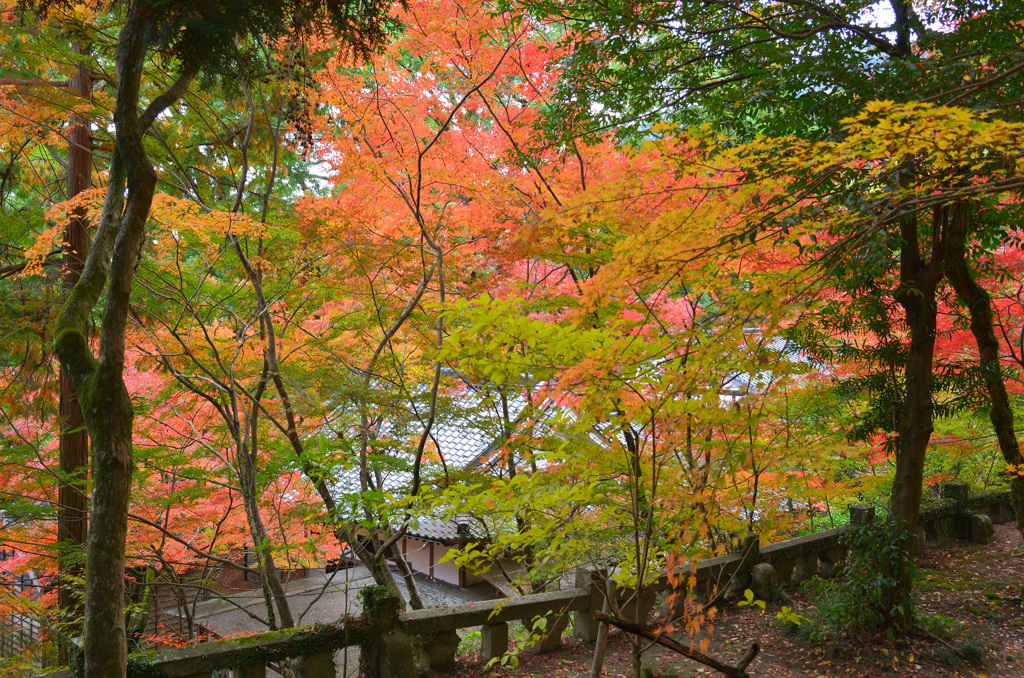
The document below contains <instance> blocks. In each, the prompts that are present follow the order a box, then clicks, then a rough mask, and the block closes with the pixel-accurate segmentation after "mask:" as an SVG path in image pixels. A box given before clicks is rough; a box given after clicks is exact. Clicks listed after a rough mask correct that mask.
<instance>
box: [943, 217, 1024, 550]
mask: <svg viewBox="0 0 1024 678" xmlns="http://www.w3.org/2000/svg"><path fill="white" fill-rule="evenodd" d="M964 209H965V210H966V207H965V208H964ZM966 245H967V219H966V214H965V218H963V219H956V220H955V221H954V222H953V224H952V227H951V229H950V235H949V253H948V255H947V263H946V272H947V275H948V276H949V282H950V283H951V284H952V285H953V289H954V290H955V291H956V295H957V298H959V299H960V301H962V302H963V303H964V305H966V306H967V311H968V313H969V314H970V318H971V334H973V335H974V341H975V342H976V343H977V344H978V362H979V365H980V367H981V374H982V377H983V378H984V380H985V388H986V389H988V397H989V401H990V403H991V410H990V412H989V416H990V418H991V419H992V428H993V429H994V430H995V433H996V440H998V441H999V449H1000V451H1002V453H1003V459H1005V460H1006V463H1007V464H1013V465H1015V466H1024V455H1021V451H1020V445H1019V444H1018V442H1017V434H1016V432H1015V431H1014V426H1013V407H1012V406H1011V405H1010V398H1009V396H1008V395H1007V393H1006V383H1005V382H1004V381H1003V370H1002V366H1001V365H1000V362H999V340H998V339H997V338H996V331H995V323H994V322H993V321H992V299H991V297H990V296H989V294H988V292H987V291H986V290H985V288H983V287H982V286H981V285H979V284H978V282H977V281H976V280H975V279H974V277H973V275H972V274H971V270H970V268H969V267H968V266H967V252H966V249H967V247H966ZM1011 483H1012V485H1011V489H1012V499H1013V512H1014V515H1015V516H1016V518H1017V529H1018V530H1019V531H1020V532H1021V534H1022V535H1024V477H1022V476H1019V475H1018V476H1015V477H1014V478H1013V480H1012V481H1011Z"/></svg>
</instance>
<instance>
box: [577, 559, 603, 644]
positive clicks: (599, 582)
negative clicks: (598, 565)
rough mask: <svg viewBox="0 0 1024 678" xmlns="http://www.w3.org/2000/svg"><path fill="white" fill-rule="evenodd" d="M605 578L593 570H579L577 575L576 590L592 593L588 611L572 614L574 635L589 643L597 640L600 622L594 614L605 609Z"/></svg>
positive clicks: (578, 611)
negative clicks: (583, 589) (581, 589)
mask: <svg viewBox="0 0 1024 678" xmlns="http://www.w3.org/2000/svg"><path fill="white" fill-rule="evenodd" d="M605 576H606V575H604V574H602V573H601V572H599V571H597V570H594V569H591V568H579V569H577V570H576V573H575V580H576V581H575V584H574V586H576V588H585V589H588V590H589V591H590V594H589V597H588V600H589V601H590V604H589V605H588V607H587V609H586V610H577V611H576V612H573V614H572V633H573V635H574V636H576V637H577V638H579V639H581V640H584V641H586V642H588V643H593V642H594V641H596V640H597V627H598V622H597V620H596V619H594V613H595V612H600V611H601V608H602V607H604V592H605Z"/></svg>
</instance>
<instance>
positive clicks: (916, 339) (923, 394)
mask: <svg viewBox="0 0 1024 678" xmlns="http://www.w3.org/2000/svg"><path fill="white" fill-rule="evenodd" d="M933 216H934V218H933V222H932V228H931V244H930V250H931V252H930V257H929V258H928V259H927V260H925V259H924V258H923V257H922V256H921V249H920V248H921V245H920V242H919V237H918V223H917V219H916V218H912V217H907V218H904V219H903V221H902V223H901V226H900V231H901V235H902V237H903V247H902V248H901V250H900V286H899V289H898V290H897V291H896V295H895V296H896V299H897V301H898V302H899V304H900V305H901V306H902V307H903V310H904V312H905V313H906V321H907V328H908V329H909V331H910V350H909V352H908V355H907V364H906V369H905V378H906V385H905V391H904V397H903V412H902V415H901V417H900V427H899V444H898V446H897V451H896V472H895V475H894V477H893V484H892V492H891V494H890V512H891V513H890V517H891V519H892V522H893V529H894V530H897V531H906V532H908V533H909V537H908V538H907V540H906V541H905V542H904V544H903V548H904V550H906V551H908V552H909V553H913V552H914V546H915V540H916V534H917V519H918V512H919V511H920V509H921V494H922V488H923V484H924V460H925V453H926V451H927V449H928V442H929V440H930V439H931V435H932V430H933V426H932V364H933V359H934V356H935V329H936V321H937V318H938V306H937V304H936V301H935V296H936V294H935V293H936V289H937V287H938V285H939V282H940V281H941V280H942V277H943V273H944V271H943V259H944V254H945V245H946V229H947V224H948V221H949V208H948V207H941V208H937V209H936V210H935V212H934V215H933ZM891 576H892V577H893V578H894V579H895V580H896V581H897V584H896V586H895V587H894V588H893V589H891V590H890V591H889V595H888V598H889V600H887V605H886V609H887V610H890V611H891V617H892V618H891V622H892V623H893V624H894V625H896V626H899V627H902V628H908V627H909V626H910V625H911V623H912V622H913V615H912V613H911V610H910V609H909V605H907V601H908V600H909V597H910V592H911V589H912V587H913V581H912V579H911V574H910V572H907V571H901V572H893V573H891Z"/></svg>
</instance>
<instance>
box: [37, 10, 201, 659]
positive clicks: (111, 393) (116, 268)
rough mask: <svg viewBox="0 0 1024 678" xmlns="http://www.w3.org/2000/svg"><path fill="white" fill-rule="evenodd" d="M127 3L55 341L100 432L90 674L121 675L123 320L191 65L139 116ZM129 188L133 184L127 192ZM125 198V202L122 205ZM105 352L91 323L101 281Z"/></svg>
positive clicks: (127, 454)
mask: <svg viewBox="0 0 1024 678" xmlns="http://www.w3.org/2000/svg"><path fill="white" fill-rule="evenodd" d="M137 4H138V3H133V5H132V7H131V8H129V10H128V12H127V15H126V19H125V23H124V26H123V27H122V29H121V32H120V34H119V36H118V45H117V50H116V52H115V61H116V65H117V99H116V104H115V108H114V126H115V130H116V140H115V144H114V152H113V157H112V160H111V166H110V180H109V181H110V184H109V186H108V189H107V196H106V200H105V202H104V205H103V213H102V215H101V217H100V223H99V225H98V227H97V229H96V235H95V237H94V239H93V244H92V249H91V250H90V252H89V256H88V258H87V259H86V262H85V266H84V267H83V269H82V275H81V278H80V279H79V281H78V282H77V283H76V284H75V287H74V288H73V289H72V290H71V293H70V294H69V295H68V298H67V301H66V302H65V303H64V306H63V307H62V308H61V311H60V313H59V314H58V316H57V323H56V328H55V332H54V349H55V352H56V354H57V357H58V358H59V360H60V362H61V365H62V366H63V367H64V368H65V369H66V370H67V373H68V375H69V376H70V377H71V379H72V381H73V383H74V386H75V388H76V389H77V390H78V395H79V400H80V402H81V405H82V414H83V415H84V418H85V423H86V426H87V427H88V429H89V438H90V440H91V441H92V511H91V513H90V517H89V518H90V520H89V523H90V524H89V533H88V539H87V542H86V564H85V624H84V641H85V642H84V654H85V678H123V676H124V675H125V667H126V663H127V642H126V638H125V620H124V607H123V606H124V593H125V538H126V535H127V529H128V501H129V499H130V496H131V482H132V472H133V470H134V468H133V460H132V417H133V411H132V402H131V398H130V396H129V395H128V389H127V388H126V387H125V383H124V376H123V371H124V363H125V329H126V326H127V321H128V307H129V302H130V298H131V287H132V277H133V274H134V271H135V264H136V262H137V260H138V256H139V251H140V249H141V247H142V243H143V235H144V229H145V225H146V220H147V219H148V217H149V210H150V207H151V206H152V203H153V192H154V190H155V187H156V173H155V172H154V171H153V167H152V165H151V163H150V161H149V158H148V157H147V155H146V151H145V148H144V147H143V144H142V134H143V132H144V131H145V128H146V127H147V126H148V125H149V124H150V123H152V121H153V120H154V119H155V118H156V116H157V115H158V114H159V113H160V111H162V110H163V109H164V108H166V107H167V106H168V105H170V104H171V103H173V102H174V101H175V100H176V99H177V98H178V97H179V96H180V95H181V93H182V92H183V91H184V89H185V88H186V87H187V86H188V83H189V82H190V81H191V78H192V76H193V75H194V72H193V73H187V74H183V75H182V76H181V77H179V79H178V80H177V81H176V82H175V83H174V85H172V87H171V88H170V89H169V90H168V91H167V92H165V93H164V94H162V95H161V96H160V97H158V98H157V99H156V100H154V101H153V103H152V104H150V106H149V107H147V108H146V110H145V111H144V112H143V114H142V115H141V116H140V115H139V111H138V105H139V90H140V85H141V80H142V68H143V63H144V60H145V56H146V49H147V43H146V35H147V33H148V31H147V29H148V26H147V25H146V22H147V21H148V18H147V17H148V16H149V14H148V13H147V12H143V11H140V10H141V9H144V8H140V7H137V6H136V5H137ZM123 188H127V199H125V193H124V191H123ZM122 205H123V206H124V209H123V210H122ZM104 289H106V292H107V297H106V303H105V305H104V308H103V315H102V319H101V321H100V342H99V355H98V357H94V356H93V353H92V349H91V348H90V346H89V342H88V341H87V340H86V338H85V334H84V332H83V328H84V326H85V323H86V320H87V319H88V317H89V314H90V313H91V312H92V309H93V307H94V306H95V305H96V303H97V301H98V300H99V298H100V295H101V294H102V292H103V290H104Z"/></svg>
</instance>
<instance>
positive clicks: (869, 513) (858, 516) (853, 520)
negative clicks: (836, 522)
mask: <svg viewBox="0 0 1024 678" xmlns="http://www.w3.org/2000/svg"><path fill="white" fill-rule="evenodd" d="M873 522H875V507H874V506H871V505H870V504H854V505H853V506H851V507H850V524H851V525H867V524H869V523H873Z"/></svg>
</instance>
